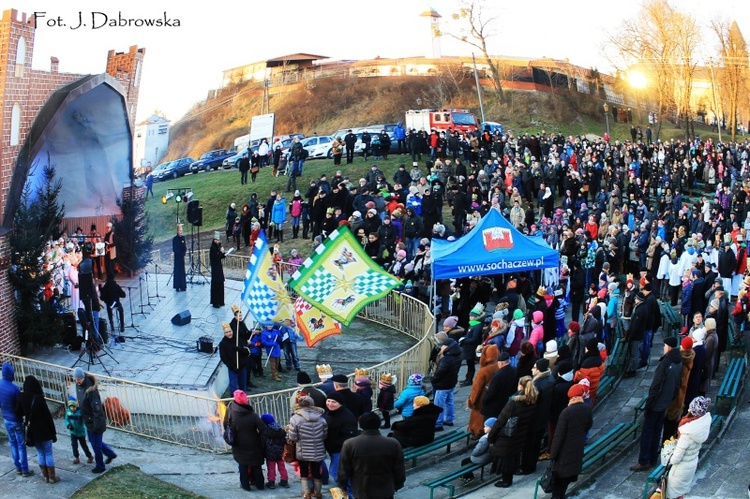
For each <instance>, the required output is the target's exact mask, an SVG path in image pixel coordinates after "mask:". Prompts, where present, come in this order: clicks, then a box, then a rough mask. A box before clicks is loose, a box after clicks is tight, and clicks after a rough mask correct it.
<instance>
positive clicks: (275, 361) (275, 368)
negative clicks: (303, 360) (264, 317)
mask: <svg viewBox="0 0 750 499" xmlns="http://www.w3.org/2000/svg"><path fill="white" fill-rule="evenodd" d="M260 341H261V343H262V344H263V346H264V347H265V349H266V355H267V356H268V357H269V362H270V363H271V377H272V378H273V380H274V381H281V376H279V372H280V371H281V331H280V330H279V328H278V326H277V325H276V324H274V323H272V322H269V323H267V324H264V325H263V331H262V332H261V335H260Z"/></svg>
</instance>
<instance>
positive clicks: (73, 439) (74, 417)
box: [16, 395, 94, 474]
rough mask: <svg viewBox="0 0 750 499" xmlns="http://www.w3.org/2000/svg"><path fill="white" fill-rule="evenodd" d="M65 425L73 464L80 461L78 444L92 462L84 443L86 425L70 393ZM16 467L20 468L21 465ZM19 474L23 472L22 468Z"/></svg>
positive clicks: (92, 457)
mask: <svg viewBox="0 0 750 499" xmlns="http://www.w3.org/2000/svg"><path fill="white" fill-rule="evenodd" d="M65 427H66V428H68V431H69V432H70V445H71V447H73V464H78V463H80V462H81V461H80V459H79V453H78V446H79V444H80V446H81V448H82V449H83V453H84V454H86V457H87V458H88V460H87V461H86V462H87V463H89V464H91V463H93V462H94V455H93V454H92V453H91V451H90V450H89V446H88V445H87V444H86V426H85V425H84V423H83V416H81V411H80V410H79V409H78V401H77V400H76V398H75V397H74V396H72V395H71V396H69V397H68V407H67V409H66V410H65ZM16 469H17V470H22V468H21V467H19V468H16ZM21 474H23V470H22V471H21Z"/></svg>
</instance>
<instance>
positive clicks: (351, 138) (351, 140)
mask: <svg viewBox="0 0 750 499" xmlns="http://www.w3.org/2000/svg"><path fill="white" fill-rule="evenodd" d="M356 143H357V136H356V135H354V134H353V133H352V131H351V130H349V131H348V132H347V134H346V135H344V144H345V145H346V164H347V165H348V164H351V163H352V162H353V161H354V145H355V144H356Z"/></svg>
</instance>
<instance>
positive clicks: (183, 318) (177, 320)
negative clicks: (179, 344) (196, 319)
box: [172, 310, 191, 326]
mask: <svg viewBox="0 0 750 499" xmlns="http://www.w3.org/2000/svg"><path fill="white" fill-rule="evenodd" d="M190 319H191V316H190V310H183V311H182V312H180V313H179V314H177V315H175V316H174V317H172V324H174V325H175V326H187V325H188V324H190Z"/></svg>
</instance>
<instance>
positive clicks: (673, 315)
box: [654, 302, 682, 336]
mask: <svg viewBox="0 0 750 499" xmlns="http://www.w3.org/2000/svg"><path fill="white" fill-rule="evenodd" d="M659 308H660V309H661V318H662V333H663V334H664V336H677V335H679V334H680V329H681V328H682V320H681V319H680V316H679V315H677V312H675V310H674V309H673V308H672V305H670V304H669V303H668V302H659ZM654 332H656V331H654Z"/></svg>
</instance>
